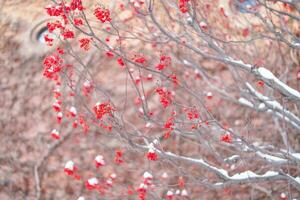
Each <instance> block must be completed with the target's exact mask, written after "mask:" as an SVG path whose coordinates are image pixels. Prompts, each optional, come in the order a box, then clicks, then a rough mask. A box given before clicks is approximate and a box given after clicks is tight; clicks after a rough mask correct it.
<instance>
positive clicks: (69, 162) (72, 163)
mask: <svg viewBox="0 0 300 200" xmlns="http://www.w3.org/2000/svg"><path fill="white" fill-rule="evenodd" d="M65 168H66V169H69V170H74V162H73V161H71V160H69V161H68V162H67V163H66V165H65Z"/></svg>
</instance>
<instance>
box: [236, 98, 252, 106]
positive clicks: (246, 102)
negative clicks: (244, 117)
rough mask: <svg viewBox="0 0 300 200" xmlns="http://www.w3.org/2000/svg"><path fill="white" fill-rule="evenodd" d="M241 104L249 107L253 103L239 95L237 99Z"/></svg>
mask: <svg viewBox="0 0 300 200" xmlns="http://www.w3.org/2000/svg"><path fill="white" fill-rule="evenodd" d="M238 101H239V102H240V103H241V104H243V105H245V106H248V107H250V108H253V104H252V103H251V102H250V101H248V100H247V99H245V98H243V97H240V98H239V100H238Z"/></svg>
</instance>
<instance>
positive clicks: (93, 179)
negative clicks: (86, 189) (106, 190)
mask: <svg viewBox="0 0 300 200" xmlns="http://www.w3.org/2000/svg"><path fill="white" fill-rule="evenodd" d="M88 183H89V184H90V185H92V186H94V185H97V184H98V183H99V181H98V179H97V178H95V177H94V178H90V179H89V180H88Z"/></svg>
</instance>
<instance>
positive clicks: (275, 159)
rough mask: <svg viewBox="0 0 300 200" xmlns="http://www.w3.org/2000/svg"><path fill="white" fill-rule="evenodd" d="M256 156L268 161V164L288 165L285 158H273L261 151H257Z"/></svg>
mask: <svg viewBox="0 0 300 200" xmlns="http://www.w3.org/2000/svg"><path fill="white" fill-rule="evenodd" d="M256 155H258V156H259V157H261V158H263V159H265V160H267V161H268V162H275V163H277V164H283V163H286V162H287V160H286V159H283V158H279V157H276V156H272V155H268V154H264V153H262V152H260V151H257V152H256Z"/></svg>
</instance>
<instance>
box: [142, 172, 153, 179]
mask: <svg viewBox="0 0 300 200" xmlns="http://www.w3.org/2000/svg"><path fill="white" fill-rule="evenodd" d="M143 177H144V179H152V178H153V176H152V174H150V173H149V172H145V173H144V175H143Z"/></svg>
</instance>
